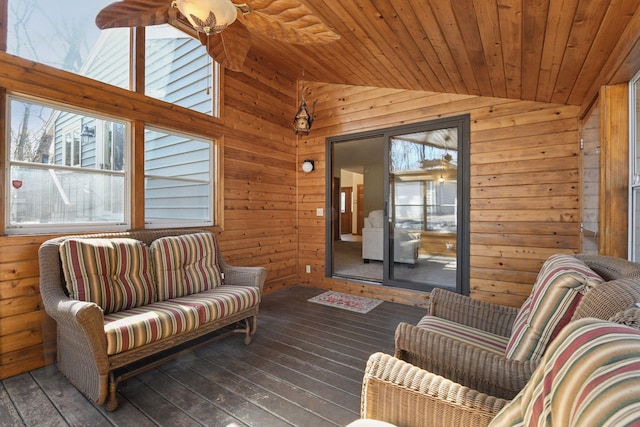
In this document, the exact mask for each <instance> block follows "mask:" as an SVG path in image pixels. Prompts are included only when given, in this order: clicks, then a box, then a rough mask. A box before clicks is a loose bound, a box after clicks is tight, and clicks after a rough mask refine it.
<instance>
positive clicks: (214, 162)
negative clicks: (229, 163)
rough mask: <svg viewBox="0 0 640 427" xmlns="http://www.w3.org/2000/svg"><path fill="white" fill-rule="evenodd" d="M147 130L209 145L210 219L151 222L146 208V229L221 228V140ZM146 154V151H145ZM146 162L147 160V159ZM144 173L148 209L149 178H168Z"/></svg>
mask: <svg viewBox="0 0 640 427" xmlns="http://www.w3.org/2000/svg"><path fill="white" fill-rule="evenodd" d="M145 130H152V131H155V132H164V133H170V134H171V135H175V136H179V137H183V138H193V139H197V140H199V141H201V142H208V143H209V150H208V151H209V192H208V193H209V194H208V196H209V200H210V203H209V206H208V207H209V218H208V219H207V220H178V219H174V220H167V221H149V220H147V218H146V208H145V218H144V226H145V228H146V229H159V228H175V227H214V226H219V221H220V216H219V215H218V212H219V210H218V205H219V204H220V203H221V200H219V198H216V195H217V194H220V193H221V191H222V189H221V188H218V186H217V183H219V182H220V156H219V152H220V143H221V142H220V141H221V139H220V138H215V137H202V136H199V135H196V134H190V133H187V132H180V131H176V130H173V129H168V128H166V127H161V126H150V125H146V126H145ZM145 143H146V140H145V141H143V144H145ZM145 154H146V150H145ZM145 160H146V159H145ZM143 171H144V182H145V185H144V189H145V194H144V199H145V207H146V201H147V198H146V190H147V187H146V182H147V177H153V178H159V179H166V178H167V177H166V176H159V175H149V174H147V172H146V168H143ZM192 182H197V180H193V181H192Z"/></svg>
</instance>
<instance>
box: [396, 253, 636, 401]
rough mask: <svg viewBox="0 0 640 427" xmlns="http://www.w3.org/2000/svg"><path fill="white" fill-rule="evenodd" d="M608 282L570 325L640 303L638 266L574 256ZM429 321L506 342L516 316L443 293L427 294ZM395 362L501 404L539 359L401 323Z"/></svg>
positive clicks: (588, 298)
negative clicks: (519, 357) (438, 320)
mask: <svg viewBox="0 0 640 427" xmlns="http://www.w3.org/2000/svg"><path fill="white" fill-rule="evenodd" d="M576 257H577V258H578V259H581V260H582V261H583V262H584V263H585V264H587V265H588V266H589V267H590V268H591V269H592V270H593V271H595V272H596V273H598V274H599V275H600V276H601V277H602V278H603V279H604V280H607V282H604V283H601V284H598V285H597V286H595V287H593V288H592V289H591V290H589V291H588V292H587V293H586V294H585V295H584V297H582V299H581V300H580V303H579V305H578V306H577V308H576V309H575V312H574V314H573V318H572V320H576V319H580V318H585V317H594V318H598V319H609V318H610V317H611V316H613V315H614V314H615V313H618V312H620V311H622V310H625V309H626V308H628V307H631V306H632V304H634V303H635V302H638V301H640V264H638V263H633V262H630V261H626V260H623V259H620V258H614V257H607V256H585V255H578V256H576ZM430 301H431V305H430V309H429V315H428V316H425V318H427V317H429V316H435V317H438V318H441V319H446V320H447V321H451V322H455V323H458V324H462V325H466V326H469V327H471V328H475V329H476V330H479V331H485V332H487V333H488V334H487V335H489V336H492V335H493V336H495V337H496V338H495V339H496V340H505V339H508V337H509V336H510V334H511V332H512V331H511V328H512V325H513V324H514V321H515V319H516V316H517V314H518V312H519V309H518V308H515V307H506V306H500V305H496V304H491V303H488V302H483V301H478V300H474V299H472V298H469V297H466V296H463V295H459V294H455V293H453V292H449V291H446V290H442V289H435V290H434V291H433V292H432V293H431V299H430ZM395 345H396V350H395V357H396V358H398V359H401V360H404V361H405V362H409V363H410V364H412V365H415V366H418V367H420V368H422V369H426V370H428V371H430V372H433V373H435V374H438V375H441V376H443V377H445V378H447V379H449V380H451V381H453V382H454V383H459V384H463V385H464V386H467V387H470V388H472V389H475V390H478V391H479V392H482V393H486V394H488V395H490V396H496V397H500V398H504V399H512V398H513V397H514V396H515V395H516V394H517V393H518V392H519V391H520V390H521V389H522V388H523V387H524V386H525V384H526V383H527V382H528V381H529V378H530V377H531V375H532V374H533V372H534V371H535V369H536V367H537V366H538V365H539V360H540V359H539V358H537V359H533V360H515V359H511V358H507V357H506V356H505V355H504V354H496V353H495V352H491V351H487V350H486V349H484V348H481V347H478V346H475V345H470V344H469V343H467V342H465V341H464V340H458V339H456V338H455V337H452V336H451V334H449V335H447V334H440V333H434V332H433V331H431V330H427V329H424V328H422V327H420V326H418V325H410V324H408V323H400V324H399V325H398V327H397V329H396V335H395Z"/></svg>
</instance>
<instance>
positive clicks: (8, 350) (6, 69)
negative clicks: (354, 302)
mask: <svg viewBox="0 0 640 427" xmlns="http://www.w3.org/2000/svg"><path fill="white" fill-rule="evenodd" d="M0 3H1V2H0ZM247 65H248V69H249V70H250V71H247V72H245V73H244V74H238V73H231V72H229V73H227V74H226V75H225V76H224V87H223V88H222V90H223V93H225V94H226V96H225V99H224V103H223V104H224V111H222V112H221V116H222V117H224V120H220V119H213V118H211V117H209V116H206V115H202V114H199V113H193V112H190V111H189V110H186V109H183V108H180V107H176V106H174V105H171V104H167V103H164V102H162V101H158V100H155V99H148V98H146V97H144V95H142V94H139V93H134V92H129V91H126V90H122V89H118V88H113V87H111V86H108V85H105V84H102V83H100V82H96V81H93V80H90V79H86V78H83V77H81V76H76V75H73V74H69V73H66V72H64V71H61V70H57V69H53V68H51V67H47V66H44V65H42V64H35V63H33V62H31V61H25V60H22V59H20V58H16V57H13V56H11V55H7V54H5V53H2V52H0V95H2V94H4V93H5V90H10V91H17V92H20V93H24V94H27V95H32V96H36V97H42V98H45V99H47V100H51V101H57V102H62V103H66V104H69V105H73V106H76V107H79V108H86V109H89V110H93V111H97V112H102V113H104V114H109V115H122V114H123V113H122V112H123V111H126V112H127V113H125V114H127V118H129V119H130V120H132V121H133V126H132V130H133V135H134V138H135V140H136V141H138V143H137V144H136V146H135V147H134V159H133V164H134V165H135V166H134V170H133V172H132V176H133V177H134V183H133V200H140V199H142V195H143V194H144V179H143V175H144V163H143V160H144V159H143V155H144V148H143V144H142V141H143V135H144V132H143V129H144V128H143V126H144V124H145V123H152V124H154V125H156V126H160V127H163V128H168V129H174V130H176V131H183V132H188V133H196V134H201V135H206V136H210V137H214V138H219V139H221V140H222V144H221V151H220V155H221V157H222V161H221V163H220V165H219V167H220V169H221V170H222V171H223V173H224V174H223V176H221V177H220V178H219V179H220V182H221V185H222V188H223V190H224V206H223V207H218V208H219V209H223V210H221V211H220V214H221V217H223V218H224V222H223V223H222V224H221V225H222V228H215V229H212V230H213V231H215V232H216V233H218V241H219V243H220V248H221V250H222V253H223V255H224V256H225V259H227V260H228V261H229V262H230V263H233V264H236V265H247V266H253V265H262V266H265V267H267V270H268V274H267V283H266V285H265V292H267V293H268V292H272V291H274V290H276V289H280V288H283V287H286V286H290V285H293V284H295V283H296V280H297V273H296V258H297V239H296V200H295V188H296V168H297V163H296V138H295V135H294V134H293V132H292V131H291V127H290V120H291V117H293V115H294V114H295V108H296V101H295V98H296V91H295V81H294V78H291V77H286V76H282V75H279V74H278V73H277V72H275V71H272V69H270V68H269V67H267V66H264V65H262V64H261V63H258V62H251V60H248V61H247ZM3 100H4V97H3ZM2 102H4V101H2ZM0 106H1V108H0V114H1V116H0V117H2V118H4V117H5V114H4V104H0ZM5 125H6V124H5V121H4V119H2V120H0V130H3V128H4V126H5ZM5 135H6V132H4V131H2V132H0V138H1V140H0V147H1V148H0V153H1V152H3V151H4V149H5V147H6V146H7V143H6V141H5V140H4V138H5ZM4 158H5V156H4V155H2V157H1V158H0V163H2V164H4ZM3 170H4V168H3ZM2 180H3V178H0V182H2ZM1 203H2V204H1V206H0V212H3V213H4V201H3V200H2V202H1ZM143 208H144V205H143V203H137V204H136V206H134V208H133V211H132V214H133V219H132V220H133V223H132V227H133V228H141V227H143V226H144V210H143ZM0 215H2V214H0ZM95 231H96V232H99V231H101V230H99V229H96V230H95ZM50 237H53V236H52V235H34V236H0V378H7V377H10V376H14V375H17V374H20V373H22V372H26V371H29V370H32V369H36V368H39V367H42V366H44V365H46V364H50V363H52V362H53V361H54V360H55V351H56V347H55V343H56V333H55V322H54V321H53V320H52V319H51V318H49V317H48V316H47V315H46V313H45V312H44V308H43V307H42V302H41V299H40V295H39V274H40V273H39V271H38V248H39V246H40V244H41V243H42V242H43V241H45V240H46V239H48V238H50Z"/></svg>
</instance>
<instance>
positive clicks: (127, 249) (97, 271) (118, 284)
mask: <svg viewBox="0 0 640 427" xmlns="http://www.w3.org/2000/svg"><path fill="white" fill-rule="evenodd" d="M60 259H61V262H62V270H63V272H64V278H65V282H66V287H67V291H68V293H69V297H70V298H72V299H75V300H80V301H91V302H95V303H96V304H98V305H99V306H100V307H101V308H102V310H103V311H104V312H105V313H112V312H115V311H119V310H126V309H129V308H133V307H138V306H141V305H145V304H149V303H151V302H153V301H155V296H156V295H155V285H154V283H153V269H152V267H151V253H150V252H149V248H148V247H147V246H146V245H145V244H144V243H143V242H141V241H139V240H135V239H126V238H118V239H73V238H72V239H68V240H66V241H65V242H63V243H62V245H60Z"/></svg>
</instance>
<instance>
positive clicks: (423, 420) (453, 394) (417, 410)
mask: <svg viewBox="0 0 640 427" xmlns="http://www.w3.org/2000/svg"><path fill="white" fill-rule="evenodd" d="M507 403H508V402H507V401H506V400H504V399H499V398H495V397H492V396H488V395H486V394H483V393H479V392H477V391H475V390H472V389H470V388H468V387H464V386H462V385H460V384H456V383H455V382H453V381H450V380H449V379H446V378H443V377H442V376H438V375H435V374H433V373H431V372H428V371H425V370H423V369H420V368H418V367H416V366H413V365H411V364H409V363H407V362H404V361H402V360H399V359H397V358H395V357H392V356H389V355H387V354H383V353H375V354H373V355H371V356H370V357H369V361H368V362H367V367H366V370H365V375H364V380H363V386H362V402H361V417H362V418H371V419H375V420H382V421H386V422H389V423H392V424H396V425H398V426H405V425H425V426H427V425H428V426H430V427H441V426H442V427H444V426H452V427H453V426H455V427H457V426H461V425H465V426H486V425H488V424H489V422H490V421H491V420H492V419H493V418H494V417H495V415H496V414H497V413H498V412H499V411H500V410H501V409H502V408H503V407H504V406H505V405H506V404H507ZM445 414H446V416H445Z"/></svg>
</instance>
